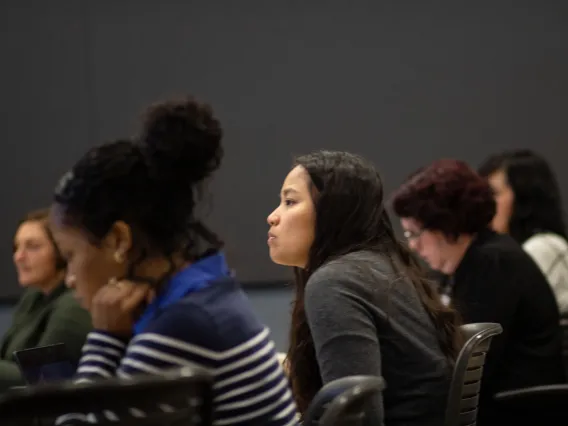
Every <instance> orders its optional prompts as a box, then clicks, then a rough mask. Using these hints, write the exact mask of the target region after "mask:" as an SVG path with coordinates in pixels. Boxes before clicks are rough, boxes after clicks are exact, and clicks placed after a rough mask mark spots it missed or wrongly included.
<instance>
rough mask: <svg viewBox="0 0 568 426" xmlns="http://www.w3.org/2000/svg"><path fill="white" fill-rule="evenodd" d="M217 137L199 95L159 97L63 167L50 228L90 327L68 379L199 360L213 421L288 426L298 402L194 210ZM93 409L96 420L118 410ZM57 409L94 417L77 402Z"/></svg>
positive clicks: (217, 161) (158, 370)
mask: <svg viewBox="0 0 568 426" xmlns="http://www.w3.org/2000/svg"><path fill="white" fill-rule="evenodd" d="M222 138H223V131H222V128H221V124H220V122H219V120H218V119H217V118H216V117H215V115H214V114H213V111H212V110H211V108H210V107H209V106H207V105H206V104H202V103H200V102H197V101H195V100H193V99H192V98H183V99H180V100H171V101H166V102H162V103H158V104H156V105H153V106H151V107H150V108H149V109H148V110H147V112H146V116H145V119H144V124H143V126H142V130H141V132H140V134H139V135H138V137H137V138H136V139H134V140H119V141H115V142H111V143H107V144H105V145H102V146H99V147H95V148H93V149H91V150H90V151H89V152H88V153H87V154H85V155H84V156H83V157H82V158H81V159H80V160H79V161H78V162H77V163H76V164H75V165H74V166H73V167H72V169H71V170H70V171H69V172H68V173H67V174H66V175H65V176H64V177H63V178H62V180H61V182H60V183H59V185H58V187H57V189H56V190H55V194H54V200H53V205H52V207H51V226H52V228H53V236H54V238H55V240H56V241H57V243H58V244H59V247H60V249H61V253H62V255H63V257H64V259H65V261H66V262H67V270H66V273H67V275H66V282H67V285H68V286H69V287H71V288H73V289H74V290H75V294H76V297H77V298H78V299H79V301H80V302H81V304H82V305H83V306H84V307H85V308H86V309H87V310H89V312H90V313H91V316H92V318H93V326H94V329H95V330H94V331H93V332H91V333H90V334H89V335H88V336H87V342H86V344H85V346H84V348H83V357H82V358H81V361H80V363H79V368H78V370H77V374H76V379H77V380H78V381H93V380H99V379H105V378H109V377H114V376H116V377H118V378H121V379H125V380H128V379H129V378H131V377H133V376H136V375H140V374H154V375H165V374H167V372H168V371H170V370H172V369H177V368H182V367H185V366H188V365H189V366H191V365H197V366H200V367H202V368H205V369H207V371H209V372H211V374H212V375H213V381H214V383H213V424H215V425H252V424H255V425H267V426H291V425H293V424H295V423H296V420H295V413H296V408H295V404H294V402H293V399H292V395H291V392H290V390H289V388H288V382H287V380H286V377H285V374H284V371H283V369H282V366H281V365H280V363H279V362H278V359H277V356H276V352H275V350H274V343H273V342H272V340H271V339H270V333H269V330H268V329H267V328H266V327H265V326H264V325H263V324H262V323H261V322H260V321H259V319H258V318H257V316H256V315H255V313H254V311H253V309H252V306H251V304H250V302H249V301H248V299H247V297H246V295H245V293H244V292H243V290H242V289H241V288H240V286H239V285H238V283H237V282H236V281H235V279H234V278H233V276H232V275H231V273H230V270H229V268H228V266H227V263H226V261H225V256H224V255H223V251H222V247H223V243H222V241H221V240H220V238H219V237H217V235H216V234H215V233H214V232H213V231H211V230H210V229H209V227H207V226H206V225H205V223H204V222H203V219H202V218H201V217H199V216H198V209H199V206H200V202H201V199H202V196H203V195H204V194H203V190H204V189H205V184H206V182H207V180H208V179H209V178H210V177H211V176H212V174H213V173H214V172H215V171H216V170H217V169H218V168H219V166H220V165H221V160H222V158H223V147H222V143H221V142H222ZM156 403H157V404H159V403H160V401H159V399H158V398H157V400H156ZM182 408H183V407H182ZM160 409H162V408H160ZM95 415H96V416H95V417H96V418H97V420H99V422H100V421H101V420H102V421H103V422H104V423H105V424H106V423H107V421H108V420H113V419H114V418H115V417H117V415H115V413H110V414H109V413H108V411H106V412H103V413H95ZM125 415H126V414H125ZM105 417H106V419H105ZM59 420H60V423H59V424H61V423H62V422H64V421H65V418H63V419H59ZM67 420H68V421H69V422H71V424H79V423H83V424H84V423H88V424H90V423H93V421H92V415H80V414H75V413H70V414H69V415H68V416H67ZM67 424H68V423H67Z"/></svg>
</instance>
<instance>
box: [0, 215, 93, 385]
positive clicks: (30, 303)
mask: <svg viewBox="0 0 568 426" xmlns="http://www.w3.org/2000/svg"><path fill="white" fill-rule="evenodd" d="M47 213H48V211H47V210H40V211H35V212H32V213H29V214H28V215H27V216H26V217H25V218H24V219H23V220H22V221H21V222H20V224H19V226H18V229H17V231H16V235H15V236H14V264H15V266H16V271H17V274H18V282H19V284H20V286H22V287H24V288H25V291H24V294H23V295H22V297H21V298H20V301H19V302H18V305H17V306H16V308H15V311H14V314H13V319H12V324H11V325H10V327H9V328H8V330H7V331H6V333H5V335H4V337H3V339H2V341H1V345H0V392H1V391H5V390H7V389H8V388H10V387H12V386H17V385H21V384H23V381H22V377H21V375H20V371H19V369H18V366H17V365H16V363H15V362H14V361H13V353H14V352H15V351H20V350H22V349H29V348H34V347H37V346H47V345H52V344H56V343H64V344H65V347H66V350H67V354H68V356H69V359H70V360H72V361H75V362H77V361H78V360H79V357H80V353H81V348H82V346H83V344H84V343H85V338H86V336H87V333H88V332H89V331H90V329H91V318H90V316H89V314H88V313H87V311H85V310H84V309H83V308H81V307H80V306H79V304H78V303H77V302H76V301H75V300H74V299H73V295H72V293H71V291H70V290H68V289H67V287H65V284H64V282H63V278H64V275H65V262H64V261H63V259H62V258H61V255H60V254H59V251H58V249H57V246H56V245H55V244H54V242H53V239H52V237H51V233H50V231H49V229H48V227H47Z"/></svg>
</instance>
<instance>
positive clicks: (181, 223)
mask: <svg viewBox="0 0 568 426" xmlns="http://www.w3.org/2000/svg"><path fill="white" fill-rule="evenodd" d="M222 136H223V132H222V129H221V125H220V123H219V121H218V120H217V118H215V116H214V115H213V112H212V110H211V108H210V107H209V106H207V105H205V104H202V103H199V102H197V101H196V100H194V99H192V98H189V97H188V98H185V99H180V100H170V101H166V102H162V103H158V104H155V105H152V106H151V107H149V108H148V110H147V111H146V113H145V116H144V120H143V126H142V131H141V132H140V134H139V136H138V137H137V138H136V139H135V140H117V141H114V142H111V143H107V144H104V145H101V146H98V147H95V148H93V149H91V150H90V151H88V152H87V153H86V154H85V155H84V156H83V157H82V158H81V159H80V160H79V161H78V162H77V163H76V164H75V165H74V166H73V168H72V169H71V170H70V171H69V172H68V173H66V174H65V175H64V176H63V178H62V179H61V181H60V182H59V185H58V187H57V188H56V190H55V194H54V201H55V203H56V204H57V205H58V206H59V207H61V208H62V210H63V213H64V220H65V223H66V224H68V225H71V226H76V227H79V228H81V229H83V230H84V231H85V232H86V234H87V235H88V237H89V238H90V240H91V242H92V243H93V244H99V243H100V241H101V239H102V238H103V237H104V236H105V235H107V233H108V232H109V230H110V228H111V226H112V225H113V223H115V222H116V221H118V220H121V221H124V222H126V223H127V224H128V225H129V226H130V227H131V229H132V238H133V246H134V249H135V251H136V252H137V253H138V258H137V259H135V260H134V261H132V262H131V263H130V272H129V275H130V278H131V279H132V274H133V270H134V266H135V265H136V264H138V263H139V262H141V261H142V260H143V259H144V258H145V257H146V256H148V255H150V254H159V255H163V256H166V257H167V258H168V259H170V261H171V256H172V255H173V254H174V253H178V252H181V253H183V255H184V257H185V258H187V259H188V260H195V259H196V258H199V257H200V256H202V255H203V254H204V252H203V251H202V250H201V247H200V245H199V242H206V243H207V248H208V250H210V249H213V250H218V249H219V248H220V247H221V246H222V243H221V241H220V240H219V238H218V237H217V236H216V235H215V234H214V233H213V232H211V231H209V230H208V229H207V228H206V227H205V226H204V225H203V224H202V223H201V221H199V220H198V219H197V218H196V215H195V208H196V204H197V203H198V202H199V201H200V198H201V191H200V189H201V184H202V182H203V181H204V180H205V179H206V178H208V177H209V176H210V175H211V174H212V173H213V172H214V171H215V170H216V169H217V168H218V167H219V165H220V163H221V160H222V157H223V149H222V146H221V140H222ZM172 264H173V263H172Z"/></svg>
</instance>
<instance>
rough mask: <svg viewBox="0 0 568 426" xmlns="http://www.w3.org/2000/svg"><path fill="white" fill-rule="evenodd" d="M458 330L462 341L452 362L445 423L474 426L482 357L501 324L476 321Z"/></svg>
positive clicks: (498, 332)
mask: <svg viewBox="0 0 568 426" xmlns="http://www.w3.org/2000/svg"><path fill="white" fill-rule="evenodd" d="M461 331H462V333H463V335H464V338H465V344H464V346H463V348H462V349H461V351H460V353H459V354H458V357H457V359H456V364H455V366H454V372H453V375H452V381H451V385H450V392H449V395H448V405H447V407H446V419H445V423H444V424H445V426H462V425H468V426H470V425H472V426H475V424H476V422H477V405H478V403H479V391H480V389H481V377H482V375H483V366H484V364H485V357H486V355H487V352H489V347H490V345H491V340H492V339H493V337H495V336H497V335H499V334H501V333H502V332H503V328H502V327H501V325H500V324H495V323H475V324H465V325H463V326H461Z"/></svg>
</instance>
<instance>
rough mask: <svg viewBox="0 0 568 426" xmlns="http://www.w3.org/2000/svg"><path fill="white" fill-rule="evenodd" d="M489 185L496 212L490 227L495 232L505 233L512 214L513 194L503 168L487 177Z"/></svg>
mask: <svg viewBox="0 0 568 426" xmlns="http://www.w3.org/2000/svg"><path fill="white" fill-rule="evenodd" d="M488 181H489V185H491V189H492V190H493V193H494V194H495V202H496V204H497V212H496V213H495V216H494V217H493V222H491V227H492V228H493V230H495V231H496V232H500V233H502V234H506V233H507V232H509V221H510V220H511V216H512V214H513V201H514V199H515V194H514V193H513V190H512V189H511V187H510V186H509V183H508V182H507V175H506V174H505V172H504V171H503V170H499V171H497V172H495V173H493V174H492V175H490V176H489V178H488Z"/></svg>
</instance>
